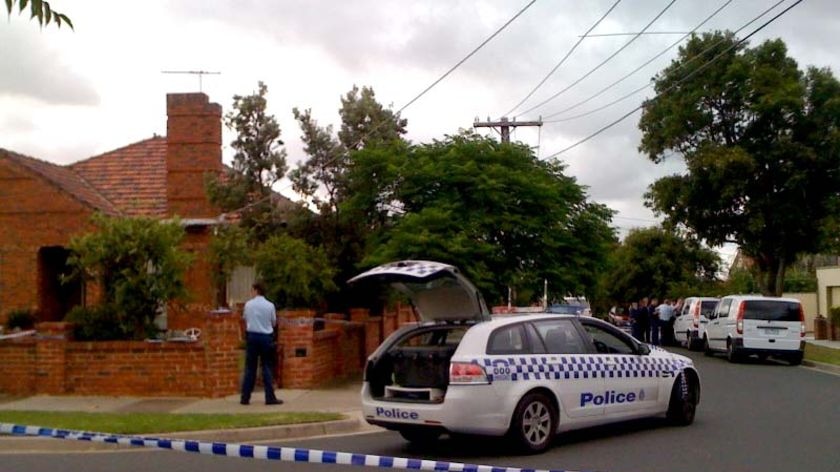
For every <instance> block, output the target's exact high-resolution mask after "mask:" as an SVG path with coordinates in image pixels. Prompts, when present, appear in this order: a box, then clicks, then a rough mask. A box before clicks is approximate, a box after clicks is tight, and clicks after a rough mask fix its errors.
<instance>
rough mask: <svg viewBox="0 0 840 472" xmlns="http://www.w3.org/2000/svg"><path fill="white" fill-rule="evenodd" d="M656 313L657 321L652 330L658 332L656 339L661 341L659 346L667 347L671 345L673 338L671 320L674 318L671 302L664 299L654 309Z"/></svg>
mask: <svg viewBox="0 0 840 472" xmlns="http://www.w3.org/2000/svg"><path fill="white" fill-rule="evenodd" d="M656 311H657V312H659V319H658V321H657V325H656V326H655V327H654V329H655V330H657V331H659V336H658V337H659V339H660V340H661V344H662V345H663V346H668V345H670V344H671V338H672V337H673V335H672V333H673V325H672V324H671V319H672V318H673V317H674V307H672V306H671V300H669V299H667V298H666V299H665V301H664V302H662V304H661V305H659V306H658V307H656ZM669 330H670V333H669ZM654 336H656V335H654Z"/></svg>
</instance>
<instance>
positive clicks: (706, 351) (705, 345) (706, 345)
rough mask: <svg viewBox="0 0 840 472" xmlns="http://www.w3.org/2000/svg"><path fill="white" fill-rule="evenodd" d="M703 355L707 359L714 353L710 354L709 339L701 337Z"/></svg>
mask: <svg viewBox="0 0 840 472" xmlns="http://www.w3.org/2000/svg"><path fill="white" fill-rule="evenodd" d="M703 354H705V355H706V356H707V357H711V356H712V354H714V352H712V346H709V338H708V337H706V336H703Z"/></svg>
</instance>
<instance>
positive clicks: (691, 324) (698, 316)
mask: <svg viewBox="0 0 840 472" xmlns="http://www.w3.org/2000/svg"><path fill="white" fill-rule="evenodd" d="M719 300H720V299H719V298H714V297H688V298H686V299H685V301H684V302H683V308H682V311H681V312H680V313H677V318H676V320H675V321H674V339H675V340H676V341H677V342H678V343H680V344H682V345H683V346H685V347H687V348H688V349H690V350H692V351H697V350H700V348H701V347H703V338H702V337H700V325H702V324H706V323H708V322H709V317H708V315H709V313H712V312H714V311H715V307H716V306H717V303H718V301H719Z"/></svg>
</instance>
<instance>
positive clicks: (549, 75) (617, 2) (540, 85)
mask: <svg viewBox="0 0 840 472" xmlns="http://www.w3.org/2000/svg"><path fill="white" fill-rule="evenodd" d="M619 3H621V0H616V2H615V3H613V4H612V6H611V7H610V8H609V10H607V12H606V13H604V15H603V16H601V18H598V21H596V22H595V23H594V24H593V25H592V26H590V27H589V29H588V30H586V33H583V36H579V38H580V39H578V41H577V42H576V43H575V44H574V46H572V48H571V49H569V50H568V52H566V55H565V56H563V59H560V62H558V63H557V65H556V66H554V68H553V69H551V71H550V72H549V73H548V74H546V76H545V77H543V79H542V80H541V81H540V83H538V84H537V85H536V87H534V88H533V89H531V91H530V92H528V94H527V95H525V98H523V99H522V100H520V101H519V103H517V104H516V105H515V106H514V107H513V108H511V109H510V111H508V112H507V113H505V115H510V114H511V113H513V112H514V111H516V109H517V108H519V107H521V106H522V104H523V103H525V102H526V101H527V100H528V99H529V98H531V96H532V95H533V94H534V93H535V92H536V91H537V90H539V88H540V87H542V86H543V84H544V83H545V82H546V81H547V80H548V78H549V77H551V76H552V75H554V73H555V72H557V69H559V68H560V66H562V65H563V63H564V62H566V59H568V58H569V56H571V55H572V53H573V52H575V49H577V47H578V46H579V45H580V43H582V42H583V40H584V39H585V38H586V37H587V35H588V34H589V33H591V32H592V30H594V29H595V28H597V27H598V25H600V24H601V22H602V21H604V19H605V18H606V17H607V16H608V15H609V14H610V13H611V12H612V11H613V10H614V9H615V7H617V6H618V4H619Z"/></svg>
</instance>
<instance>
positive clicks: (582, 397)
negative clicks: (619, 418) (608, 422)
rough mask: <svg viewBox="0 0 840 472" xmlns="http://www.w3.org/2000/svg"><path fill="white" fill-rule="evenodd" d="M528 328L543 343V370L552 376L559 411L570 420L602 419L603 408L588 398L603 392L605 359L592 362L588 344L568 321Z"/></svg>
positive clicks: (550, 322) (540, 324)
mask: <svg viewBox="0 0 840 472" xmlns="http://www.w3.org/2000/svg"><path fill="white" fill-rule="evenodd" d="M531 324H532V326H533V327H534V330H535V331H536V336H537V337H538V338H539V340H540V341H541V342H542V343H543V346H544V352H545V356H544V359H545V362H546V363H547V366H546V369H548V370H549V372H550V373H551V374H552V379H553V382H552V386H553V390H554V393H555V395H556V396H557V398H559V399H560V408H561V409H562V410H563V411H564V412H565V413H566V414H567V415H568V416H569V418H573V419H574V418H586V419H592V418H593V417H600V416H603V414H604V411H605V410H604V404H603V403H601V404H598V403H596V402H594V401H593V398H590V397H589V395H592V394H593V392H603V390H604V378H605V373H606V369H607V366H606V363H605V362H603V361H604V359H593V356H592V349H591V347H590V346H591V343H589V342H588V341H587V340H586V339H585V338H584V336H583V335H582V333H581V332H580V330H579V329H578V328H577V326H575V324H574V322H573V321H572V320H571V319H548V320H539V321H535V322H533V323H531ZM596 361H597V362H596Z"/></svg>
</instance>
